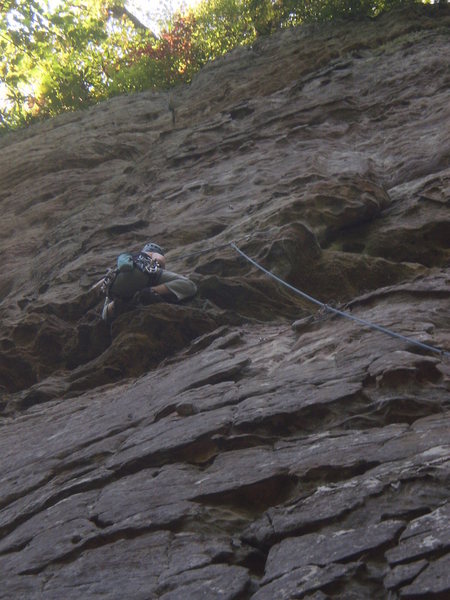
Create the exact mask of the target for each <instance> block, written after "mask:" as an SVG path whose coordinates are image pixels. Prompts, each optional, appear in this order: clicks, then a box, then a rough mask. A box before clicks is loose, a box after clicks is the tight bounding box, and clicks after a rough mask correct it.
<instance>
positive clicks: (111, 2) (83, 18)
mask: <svg viewBox="0 0 450 600" xmlns="http://www.w3.org/2000/svg"><path fill="white" fill-rule="evenodd" d="M414 1H415V0H203V1H202V2H201V3H200V4H199V5H198V6H197V7H196V8H195V9H186V10H184V11H183V12H177V13H175V14H173V15H171V16H170V17H169V18H167V19H166V20H165V21H164V22H162V23H161V30H160V33H159V35H155V34H154V33H153V32H152V31H150V30H149V29H148V28H146V27H145V26H144V25H143V24H142V23H141V22H140V21H139V20H138V19H137V18H136V17H135V16H134V15H132V14H131V13H130V12H129V10H128V9H127V7H126V5H125V0H76V1H75V2H68V1H67V0H60V1H59V4H56V6H55V5H53V6H54V7H53V9H50V8H49V5H48V3H47V1H46V0H0V90H3V93H4V95H5V96H6V98H7V102H6V104H5V102H4V101H3V105H4V106H3V108H2V107H1V105H0V110H1V112H0V132H1V131H2V130H7V129H11V128H15V127H18V126H21V125H25V124H27V123H29V122H31V121H33V120H35V119H41V118H47V117H51V116H54V115H57V114H59V113H61V112H64V111H68V110H78V109H81V108H85V107H88V106H90V105H92V104H94V103H97V102H99V101H101V100H103V99H106V98H108V97H111V96H113V95H116V94H123V93H133V92H137V91H142V90H145V89H164V88H168V87H170V86H173V85H176V84H177V83H180V82H189V81H190V80H191V78H192V76H193V75H194V73H195V72H196V71H198V70H199V69H200V68H201V67H202V66H203V65H204V64H205V63H206V62H208V61H210V60H213V59H214V58H216V57H218V56H220V55H222V54H224V53H226V52H228V51H229V50H231V49H233V48H235V47H236V46H239V45H244V44H251V43H253V42H254V40H255V39H256V37H258V36H261V35H267V34H270V33H272V32H273V31H275V30H277V29H279V28H283V27H288V26H291V25H298V24H300V23H305V22H311V21H327V20H332V19H336V18H341V19H342V18H352V19H357V18H367V17H373V16H376V15H377V14H379V13H380V12H382V11H383V10H387V9H389V8H392V7H394V6H399V5H403V4H405V3H409V2H414Z"/></svg>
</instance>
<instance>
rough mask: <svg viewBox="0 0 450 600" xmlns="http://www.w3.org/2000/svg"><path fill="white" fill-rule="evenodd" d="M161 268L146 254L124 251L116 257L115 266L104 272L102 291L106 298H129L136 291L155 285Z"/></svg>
mask: <svg viewBox="0 0 450 600" xmlns="http://www.w3.org/2000/svg"><path fill="white" fill-rule="evenodd" d="M161 274H162V269H161V267H160V265H159V263H158V262H157V261H156V260H155V259H153V258H150V256H148V255H147V254H144V253H142V252H138V253H136V254H130V253H129V252H125V253H123V254H120V255H119V256H118V257H117V266H116V268H114V269H110V270H109V271H108V273H107V274H106V276H105V278H104V280H103V284H102V291H103V292H104V293H105V294H106V296H107V297H108V298H111V299H113V298H121V299H122V300H130V299H131V298H132V297H133V296H134V294H135V293H136V292H139V291H141V290H143V289H144V288H147V287H151V286H153V285H157V284H158V281H159V280H160V279H161Z"/></svg>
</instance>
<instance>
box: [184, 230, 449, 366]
mask: <svg viewBox="0 0 450 600" xmlns="http://www.w3.org/2000/svg"><path fill="white" fill-rule="evenodd" d="M269 231H270V230H265V231H257V232H254V233H253V234H248V235H246V236H243V237H241V238H238V239H237V240H236V241H233V242H225V243H223V244H219V245H218V246H211V247H208V248H205V249H203V250H198V251H196V252H192V253H190V254H185V255H183V256H180V257H178V258H184V259H186V258H190V257H192V256H198V255H200V254H206V253H207V252H213V251H215V250H222V249H223V248H227V247H231V248H233V250H234V251H235V252H237V253H238V254H240V255H241V256H242V258H245V260H246V261H248V262H249V263H250V264H252V265H253V266H254V267H256V268H257V269H259V270H260V271H262V272H263V273H265V274H266V275H267V276H268V277H271V278H272V279H274V280H275V281H277V282H278V283H280V284H281V285H284V286H285V287H287V288H288V289H289V290H291V291H292V292H294V293H295V294H297V295H299V296H301V297H302V298H304V299H305V300H307V301H308V302H312V303H313V304H315V305H316V306H320V308H321V309H322V310H324V311H325V312H327V313H333V314H335V315H338V316H340V317H343V318H344V319H349V320H350V321H354V322H356V323H358V324H359V325H363V326H364V327H368V328H369V329H372V330H374V331H380V332H381V333H384V334H385V335H389V336H390V337H393V338H396V339H399V340H402V341H403V342H406V343H408V344H412V345H414V346H417V347H419V348H422V349H423V350H427V351H429V352H433V353H434V354H440V355H441V356H445V357H450V352H447V351H446V350H443V349H442V348H437V347H435V346H430V345H429V344H424V343H423V342H419V341H418V340H416V339H414V338H410V337H407V336H405V335H402V334H400V333H396V332H395V331H392V330H391V329H388V328H387V327H382V326H381V325H376V324H375V323H371V322H370V321H366V320H365V319H360V318H359V317H355V316H354V315H352V314H350V313H348V312H345V311H343V310H339V309H337V308H334V307H333V306H330V305H329V304H325V302H321V301H320V300H317V298H314V297H313V296H310V295H309V294H306V293H305V292H302V291H301V290H299V289H298V288H296V287H294V286H293V285H291V284H290V283H287V282H286V281H284V280H283V279H281V278H280V277H278V276H277V275H275V274H274V273H272V272H271V271H269V270H268V269H266V268H264V267H263V266H262V265H260V264H259V263H257V262H256V261H255V260H253V258H250V256H248V255H247V254H245V252H243V251H242V250H240V248H238V246H237V245H236V242H240V241H243V240H245V241H249V240H250V239H252V238H254V237H257V236H258V235H261V234H265V233H268V232H269Z"/></svg>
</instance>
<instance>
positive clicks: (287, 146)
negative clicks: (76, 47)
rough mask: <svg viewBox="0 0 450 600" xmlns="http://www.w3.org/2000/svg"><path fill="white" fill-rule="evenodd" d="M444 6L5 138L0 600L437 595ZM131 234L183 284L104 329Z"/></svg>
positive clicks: (448, 99) (446, 118) (444, 325)
mask: <svg viewBox="0 0 450 600" xmlns="http://www.w3.org/2000/svg"><path fill="white" fill-rule="evenodd" d="M449 25H450V13H449V11H448V9H447V8H442V7H441V8H440V9H437V7H428V8H423V9H420V10H419V9H417V10H414V11H413V10H411V11H406V12H402V13H394V14H391V15H387V16H383V17H381V18H379V19H376V20H373V21H371V22H358V23H352V22H349V23H341V24H339V23H338V24H333V25H321V26H314V27H312V26H311V27H306V28H300V29H293V30H288V31H284V32H280V33H278V34H275V35H273V36H272V37H270V38H261V39H260V40H259V41H258V42H257V43H255V45H254V46H253V47H251V48H250V47H249V48H243V49H238V50H235V51H233V52H232V53H230V54H229V55H228V56H226V57H224V58H223V59H221V60H218V61H216V62H215V63H213V64H211V65H209V66H208V67H207V68H205V69H204V70H203V71H202V72H201V73H199V74H198V75H197V76H196V78H195V80H194V81H193V83H192V84H191V85H190V86H188V87H180V88H177V89H176V90H175V91H173V92H172V101H171V102H172V103H173V104H174V105H175V123H173V122H172V113H171V112H170V110H169V102H168V95H167V94H164V93H158V94H156V93H150V92H149V93H142V94H138V95H134V96H129V97H120V98H116V99H114V100H111V101H109V102H106V103H104V104H101V105H99V106H97V107H95V108H93V109H91V110H89V111H87V112H83V113H74V114H66V115H63V116H61V117H59V118H57V119H54V120H52V121H50V122H46V123H43V124H40V125H36V126H34V127H32V128H29V129H27V130H24V131H21V132H17V133H15V134H14V135H10V136H8V137H3V138H0V152H1V155H0V202H1V209H2V220H1V224H0V228H1V236H0V258H1V263H2V270H1V273H0V299H1V304H0V316H1V322H0V391H1V401H0V406H1V420H0V431H1V435H0V455H1V463H0V464H1V471H0V573H2V585H1V587H0V598H2V599H3V598H4V599H12V598H14V599H15V598H21V599H27V600H28V599H29V600H34V599H36V600H38V599H39V600H41V599H43V598H44V599H46V600H47V599H49V600H51V599H55V600H56V599H58V600H59V599H61V598H65V599H67V600H71V599H74V600H75V599H77V600H78V599H79V598H109V599H114V598H117V599H119V598H121V599H122V598H133V599H145V600H149V599H153V598H155V599H156V598H160V599H163V600H178V599H187V598H189V599H193V600H195V599H200V598H208V599H209V598H211V599H221V600H225V599H226V600H250V599H252V600H274V599H275V600H278V599H280V600H281V599H291V598H314V599H315V600H322V599H326V598H333V599H335V598H339V599H346V600H349V599H367V598H371V599H374V598H390V599H391V600H393V599H395V598H402V599H420V598H422V599H424V598H435V599H439V598H447V597H448V596H449V594H450V578H449V573H450V568H449V567H450V554H449V547H450V528H449V508H448V504H447V501H448V493H449V472H450V469H449V456H450V453H449V443H450V440H449V437H450V436H449V431H450V412H449V400H450V394H449V372H450V364H449V359H448V357H445V356H442V355H440V354H439V353H433V352H427V351H426V350H424V349H423V348H420V347H418V346H416V345H413V344H409V343H405V342H403V341H401V340H399V339H394V338H392V337H388V336H386V335H384V334H382V333H381V332H377V331H373V330H370V329H368V328H367V327H363V326H361V325H359V324H358V323H355V322H351V321H349V320H345V319H343V318H340V317H338V316H334V315H332V314H330V313H327V312H326V311H324V310H320V309H318V307H317V306H316V305H314V304H312V303H309V302H307V301H306V300H304V299H302V298H301V297H299V296H298V295H296V294H294V293H292V292H291V291H289V290H288V289H286V288H284V287H282V286H280V285H279V284H278V283H276V282H275V281H273V280H272V279H270V278H269V277H267V276H266V275H264V274H263V273H261V272H260V271H258V270H257V269H255V268H254V267H253V266H252V265H251V264H249V263H248V262H246V261H245V260H244V259H243V258H242V257H241V256H239V255H238V254H237V252H236V251H235V250H234V249H233V248H231V246H230V245H229V243H230V242H232V241H235V242H236V244H237V246H238V247H239V248H241V249H242V250H243V251H244V252H245V253H246V254H248V255H249V256H251V257H252V258H253V259H255V260H256V261H257V262H258V263H260V264H262V265H263V266H264V267H265V268H267V269H269V270H271V271H273V273H274V274H276V275H277V276H279V277H281V278H282V279H283V280H286V281H287V282H288V283H289V284H291V285H293V286H295V287H298V288H300V289H301V290H303V291H304V292H306V293H308V294H310V295H312V296H314V297H316V298H318V299H319V300H321V301H322V302H325V303H327V304H329V305H331V306H338V307H340V308H341V309H344V310H347V311H348V312H350V313H351V314H352V315H354V316H355V317H357V318H360V319H365V320H369V321H371V322H374V323H376V324H379V325H382V326H384V327H387V328H389V329H392V330H393V331H395V332H397V333H399V334H401V335H404V336H408V337H412V338H414V339H416V340H418V341H420V342H422V343H424V344H428V345H432V346H436V347H439V348H444V349H446V350H447V351H448V350H449V346H450V331H449V329H450V327H449V326H450V321H449V297H450V287H449V282H450V274H449V270H448V267H449V255H450V252H449V240H450V218H449V214H450V213H449V210H448V208H449V207H448V204H449V191H450V91H449V90H450V77H449V73H450V69H449V67H450V43H449ZM149 240H154V241H157V242H159V243H160V244H162V245H163V246H164V247H165V248H167V249H168V253H167V260H168V267H169V268H170V269H171V270H174V271H178V272H180V273H183V274H186V275H189V276H190V277H191V278H192V279H193V280H194V281H195V282H196V284H197V285H198V288H199V294H198V296H197V297H196V298H195V299H194V300H193V301H192V302H191V303H188V304H183V305H168V304H167V305H165V304H159V305H153V306H148V307H144V308H141V309H139V310H134V311H131V312H127V313H126V314H123V315H121V316H120V317H118V318H117V319H116V320H115V321H113V323H112V324H111V325H106V324H105V323H104V322H103V321H101V319H100V316H99V315H100V311H101V302H100V301H98V300H97V299H96V298H95V297H94V295H93V294H92V293H91V292H89V289H90V287H91V286H92V284H93V283H95V282H96V281H97V280H98V279H99V278H100V277H101V276H102V275H103V274H104V273H105V271H106V269H107V268H108V267H109V266H111V265H112V264H113V263H114V261H115V258H116V256H117V254H119V253H120V252H121V251H123V250H128V249H136V250H137V249H139V248H140V247H141V246H142V245H143V244H144V243H145V242H147V241H149Z"/></svg>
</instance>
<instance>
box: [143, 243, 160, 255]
mask: <svg viewBox="0 0 450 600" xmlns="http://www.w3.org/2000/svg"><path fill="white" fill-rule="evenodd" d="M142 252H156V253H158V254H162V255H163V256H164V250H163V249H162V248H161V246H158V244H154V243H153V242H149V243H148V244H145V246H144V247H143V248H142Z"/></svg>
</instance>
